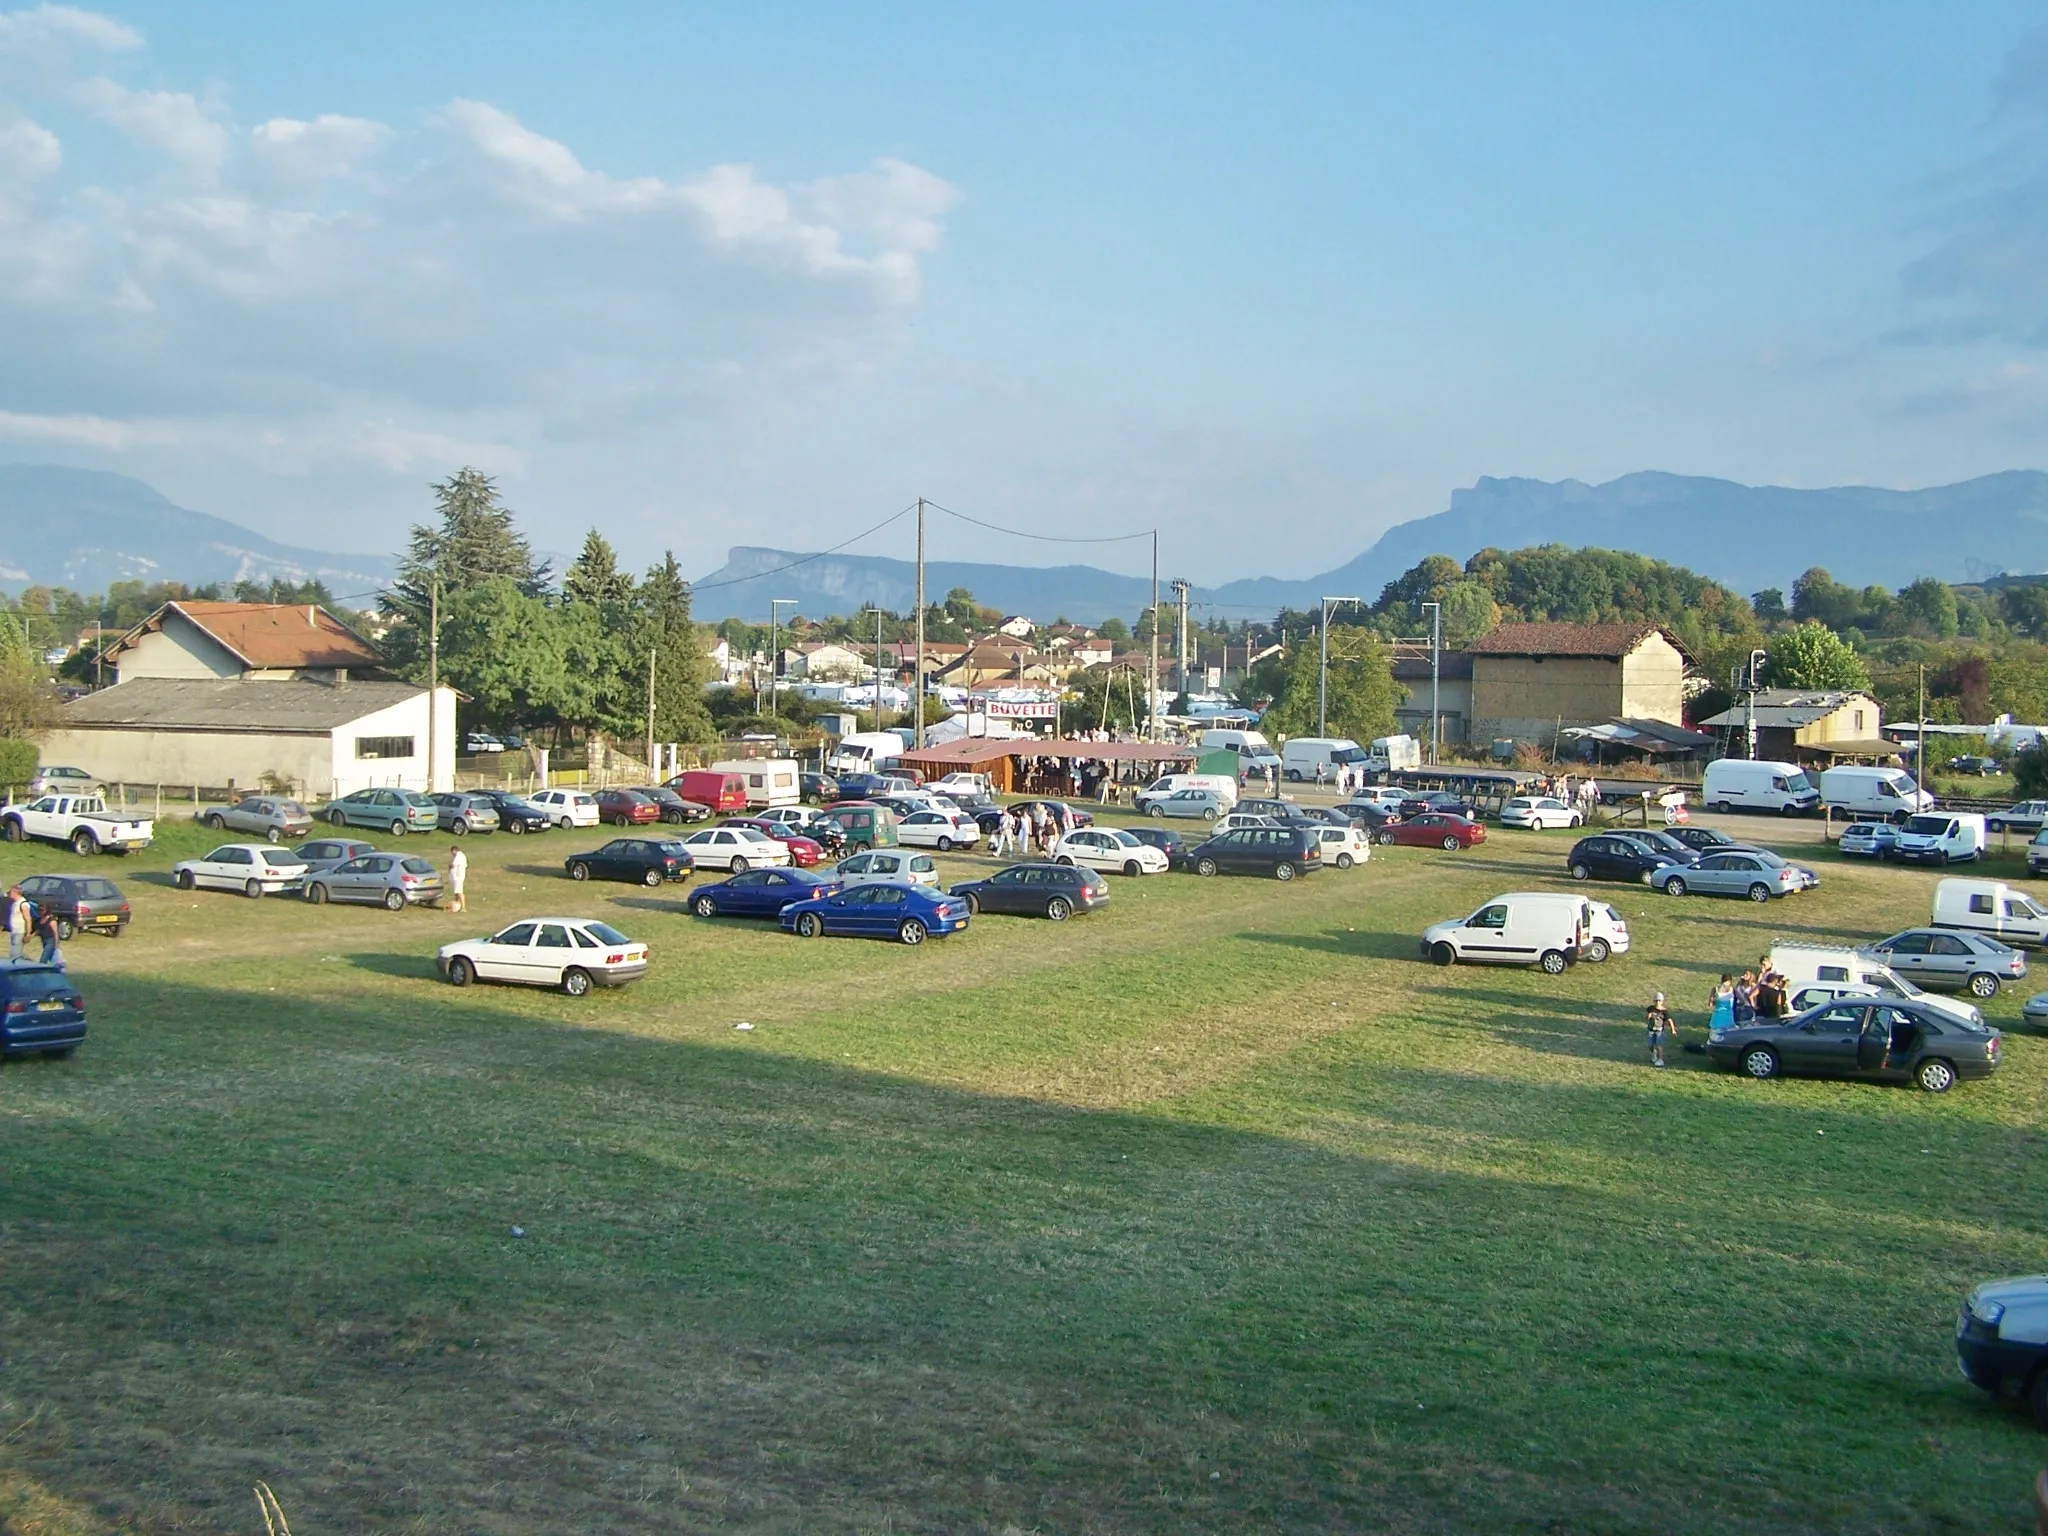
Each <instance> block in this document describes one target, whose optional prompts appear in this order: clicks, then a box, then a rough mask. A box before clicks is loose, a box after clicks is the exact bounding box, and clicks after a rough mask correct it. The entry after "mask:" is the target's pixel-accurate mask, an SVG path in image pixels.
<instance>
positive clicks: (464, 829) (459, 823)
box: [448, 816, 469, 837]
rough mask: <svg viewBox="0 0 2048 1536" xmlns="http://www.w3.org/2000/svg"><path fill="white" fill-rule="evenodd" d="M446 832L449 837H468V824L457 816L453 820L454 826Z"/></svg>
mask: <svg viewBox="0 0 2048 1536" xmlns="http://www.w3.org/2000/svg"><path fill="white" fill-rule="evenodd" d="M448 831H449V833H450V835H452V836H455V837H467V836H469V823H468V822H466V821H464V820H463V819H462V818H461V817H460V816H458V817H456V818H455V825H454V826H452V827H450V828H449V829H448Z"/></svg>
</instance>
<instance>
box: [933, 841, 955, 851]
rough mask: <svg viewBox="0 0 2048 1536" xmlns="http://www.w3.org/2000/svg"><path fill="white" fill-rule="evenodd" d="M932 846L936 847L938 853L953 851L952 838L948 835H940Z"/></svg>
mask: <svg viewBox="0 0 2048 1536" xmlns="http://www.w3.org/2000/svg"><path fill="white" fill-rule="evenodd" d="M932 846H933V847H934V848H936V849H938V851H939V852H940V853H951V852H952V851H953V839H951V838H950V837H942V838H940V839H939V840H938V841H937V842H936V843H934V844H932Z"/></svg>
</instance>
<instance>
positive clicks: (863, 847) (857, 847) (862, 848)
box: [853, 843, 875, 853]
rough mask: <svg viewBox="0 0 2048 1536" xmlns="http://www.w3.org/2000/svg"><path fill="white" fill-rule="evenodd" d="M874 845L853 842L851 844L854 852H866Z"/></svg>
mask: <svg viewBox="0 0 2048 1536" xmlns="http://www.w3.org/2000/svg"><path fill="white" fill-rule="evenodd" d="M874 846H875V845H874V844H873V843H855V844H854V845H853V851H854V852H855V853H867V852H869V851H871V850H872V849H873V848H874Z"/></svg>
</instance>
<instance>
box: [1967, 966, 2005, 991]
mask: <svg viewBox="0 0 2048 1536" xmlns="http://www.w3.org/2000/svg"><path fill="white" fill-rule="evenodd" d="M1970 994H1971V995H1972V996H1973V997H1996V996H1998V978H1997V977H1996V976H1994V975H1992V974H1991V973H1990V972H1989V971H1979V972H1978V973H1977V974H1976V975H1974V976H1972V977H1971V978H1970Z"/></svg>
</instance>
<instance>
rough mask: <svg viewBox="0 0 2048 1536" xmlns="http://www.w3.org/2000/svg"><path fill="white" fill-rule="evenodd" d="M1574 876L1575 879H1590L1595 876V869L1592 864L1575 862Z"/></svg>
mask: <svg viewBox="0 0 2048 1536" xmlns="http://www.w3.org/2000/svg"><path fill="white" fill-rule="evenodd" d="M1572 878H1573V879H1574V880H1590V879H1592V878H1593V870H1592V868H1591V866H1590V865H1586V864H1574V865H1573V866H1572Z"/></svg>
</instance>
